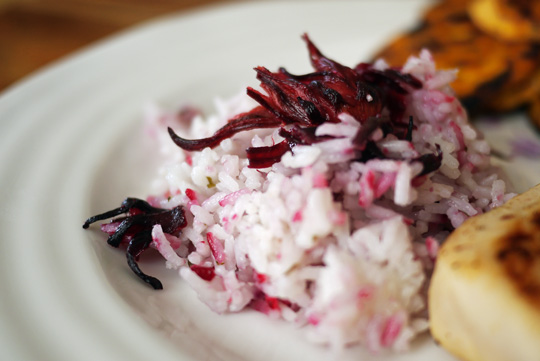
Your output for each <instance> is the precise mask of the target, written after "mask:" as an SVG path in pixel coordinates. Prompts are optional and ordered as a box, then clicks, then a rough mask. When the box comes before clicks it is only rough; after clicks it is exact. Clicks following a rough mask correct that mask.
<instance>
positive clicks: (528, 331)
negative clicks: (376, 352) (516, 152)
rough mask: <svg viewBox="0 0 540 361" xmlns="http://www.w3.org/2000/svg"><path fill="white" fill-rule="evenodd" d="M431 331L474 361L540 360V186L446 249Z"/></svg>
mask: <svg viewBox="0 0 540 361" xmlns="http://www.w3.org/2000/svg"><path fill="white" fill-rule="evenodd" d="M429 313H430V329H431V333H432V335H433V337H434V338H435V340H436V341H437V342H439V343H440V344H441V345H442V346H444V347H445V348H446V349H447V350H449V351H450V352H452V353H453V354H455V355H456V356H458V357H460V358H462V359H463V360H466V361H510V360H511V361H535V360H538V359H539V357H540V341H539V340H540V185H537V186H536V187H534V188H532V189H531V190H529V191H527V192H525V193H523V194H522V195H519V196H517V197H515V198H513V199H511V200H510V201H508V202H507V203H506V204H505V205H503V206H501V207H499V208H496V209H495V210H492V211H491V212H488V213H486V214H484V215H480V216H476V217H473V218H470V219H469V220H468V221H466V222H465V223H464V224H463V225H462V226H461V227H459V228H458V229H456V230H455V231H454V232H453V233H452V234H451V235H450V237H449V238H448V239H447V240H446V242H445V243H444V244H443V246H442V247H441V250H440V252H439V256H438V258H437V262H436V265H435V271H434V274H433V278H432V281H431V285H430V288H429Z"/></svg>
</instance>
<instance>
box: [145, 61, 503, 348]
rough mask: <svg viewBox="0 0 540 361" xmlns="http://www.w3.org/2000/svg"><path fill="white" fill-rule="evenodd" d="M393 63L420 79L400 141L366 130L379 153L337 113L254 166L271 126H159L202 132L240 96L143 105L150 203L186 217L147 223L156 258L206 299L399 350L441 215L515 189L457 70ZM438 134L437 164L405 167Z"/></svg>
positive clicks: (412, 327) (218, 308)
mask: <svg viewBox="0 0 540 361" xmlns="http://www.w3.org/2000/svg"><path fill="white" fill-rule="evenodd" d="M375 67H376V68H378V69H385V68H386V67H387V65H386V64H385V63H384V61H382V60H381V61H378V62H377V63H375ZM403 72H405V73H410V74H412V75H414V76H415V77H416V78H418V79H419V80H421V81H422V82H423V84H424V86H423V88H421V89H418V90H411V92H410V94H409V95H408V96H407V110H406V111H405V116H406V117H408V116H409V115H412V116H413V118H414V125H415V130H414V132H413V134H412V142H408V141H404V140H400V139H397V138H396V137H395V136H393V135H391V134H389V135H386V136H384V135H383V134H382V132H374V133H373V135H372V138H371V139H373V140H375V141H376V142H377V145H378V146H379V148H380V149H382V150H383V152H384V154H385V155H386V156H387V157H388V158H389V159H372V160H369V161H367V162H365V163H361V162H358V161H354V160H353V156H354V152H352V151H351V150H352V148H353V146H352V144H351V140H352V137H353V136H354V134H356V132H357V131H358V129H359V127H361V125H360V123H359V122H357V121H356V120H355V119H354V118H352V116H351V115H349V114H345V113H343V114H341V115H340V119H341V123H326V124H323V125H321V126H320V127H319V128H318V129H317V135H332V136H338V137H339V138H337V139H332V140H328V141H323V142H320V143H315V144H313V145H309V146H301V145H299V146H296V147H294V148H292V151H291V152H288V153H286V154H285V155H284V156H283V157H282V159H281V161H280V162H278V163H275V164H274V165H273V166H272V167H270V168H264V169H252V168H248V167H247V165H248V160H247V158H246V154H245V149H246V148H248V147H250V146H253V147H259V146H269V145H272V144H275V143H277V142H279V141H280V140H281V139H282V138H281V137H280V136H279V134H277V132H275V131H273V130H268V129H264V130H253V131H247V132H242V133H239V134H237V135H235V136H234V137H232V138H231V139H226V140H224V141H222V142H221V144H220V145H219V146H217V147H216V148H214V149H209V148H206V149H204V150H202V151H200V152H185V151H183V150H181V149H179V148H178V147H177V146H175V145H174V144H173V143H172V142H171V140H170V138H169V137H168V135H167V133H166V126H171V127H173V129H174V130H175V132H177V133H178V134H180V135H182V136H184V137H186V138H189V139H196V138H202V137H207V136H210V135H211V134H213V132H214V131H215V130H217V129H218V128H220V127H221V126H223V125H224V124H225V122H226V121H227V119H229V118H231V117H232V116H234V115H236V114H238V113H240V112H244V111H248V110H250V109H252V108H253V107H254V105H255V103H254V102H253V101H252V100H251V99H250V98H248V97H247V96H245V95H243V94H242V95H239V96H237V97H235V98H233V99H231V100H230V101H228V102H224V101H218V102H217V103H216V105H217V114H216V115H214V116H210V117H208V118H207V119H203V117H202V116H201V114H200V113H199V112H198V111H196V110H194V109H192V108H190V112H189V114H190V119H191V122H186V121H184V120H182V119H183V118H184V117H183V116H182V114H184V113H186V112H184V113H182V112H181V111H180V112H166V111H162V110H160V109H158V108H157V107H155V106H152V107H149V108H148V111H147V123H146V125H147V127H148V129H149V130H150V132H149V134H153V136H154V137H155V140H156V142H157V144H159V147H160V148H161V150H162V153H163V161H162V162H163V164H162V166H161V168H160V170H159V174H158V175H157V177H156V179H155V182H154V183H153V185H152V193H153V194H154V196H152V198H151V199H152V204H153V205H155V206H159V207H161V208H173V207H175V206H178V205H184V206H185V208H186V217H187V220H188V226H187V227H186V228H185V229H184V230H183V232H182V234H181V236H180V238H179V239H174V238H171V237H168V236H167V235H165V234H164V233H163V231H162V230H161V227H160V226H155V228H154V230H153V232H152V237H153V240H154V241H153V245H154V247H155V248H156V249H157V250H158V251H159V252H160V253H161V254H162V255H163V257H164V259H165V260H166V265H167V267H168V268H172V269H174V270H176V271H177V272H178V274H179V276H180V277H181V278H182V280H183V282H187V283H188V284H189V285H190V286H191V287H192V288H193V289H194V291H195V292H197V294H198V296H199V298H200V299H201V301H203V302H204V303H206V304H207V305H208V306H209V307H210V309H212V310H213V311H215V312H219V313H223V312H238V311H241V310H243V309H245V308H252V309H255V310H258V311H261V312H263V313H266V314H268V315H269V316H271V317H277V318H282V319H284V320H285V321H288V322H294V323H297V324H300V325H302V326H304V327H305V329H306V333H307V335H308V337H309V338H310V339H311V340H313V341H314V342H317V343H323V344H326V345H329V346H330V347H332V348H334V349H341V348H343V347H346V346H349V345H356V344H360V345H363V346H364V347H367V348H368V349H369V350H370V351H372V352H378V351H379V350H381V349H385V348H390V349H393V350H396V351H402V350H406V349H407V348H408V346H409V344H410V342H411V340H412V339H413V338H414V337H415V336H416V335H418V334H419V333H422V332H424V331H426V330H427V325H428V323H427V312H426V294H425V292H426V289H427V287H426V286H427V284H428V282H429V278H430V275H431V272H432V269H433V264H434V262H435V260H436V255H437V250H438V247H439V244H440V243H441V242H443V241H444V239H445V238H446V237H447V236H448V234H449V232H450V229H448V227H446V228H445V227H441V224H444V223H447V224H451V227H458V226H459V225H460V224H461V223H463V221H465V220H466V219H467V218H468V217H471V216H474V215H476V214H480V213H483V212H486V211H488V210H490V209H492V208H494V207H497V206H499V205H501V204H502V203H503V202H505V201H506V200H508V199H509V198H511V197H512V196H513V194H512V193H509V192H508V189H507V188H508V187H507V184H506V182H505V181H504V180H503V179H504V178H503V176H502V174H501V173H500V171H499V170H498V169H497V168H495V167H493V166H491V164H490V147H489V145H488V144H487V142H486V141H485V140H484V139H483V138H482V136H481V135H480V134H479V133H478V131H477V130H476V129H475V128H474V127H473V126H472V125H471V124H470V123H469V122H468V119H467V115H466V112H465V110H464V109H463V108H462V106H461V104H460V103H459V101H458V100H457V99H456V98H455V96H454V93H453V92H452V90H451V88H450V87H449V86H448V83H449V82H451V81H452V79H453V78H454V76H455V72H453V71H438V70H436V69H435V65H434V63H433V60H432V57H431V55H430V54H429V52H427V51H423V52H422V53H421V54H420V55H419V56H418V57H411V58H410V59H409V60H408V62H407V63H406V64H405V65H404V67H403ZM178 114H180V115H181V116H178ZM164 125H166V126H164ZM437 147H440V149H441V150H442V152H443V157H442V164H441V167H440V168H439V169H438V170H437V171H435V172H432V173H429V174H427V175H425V176H422V177H419V178H417V177H416V176H417V175H418V174H419V173H420V172H421V171H422V165H421V164H420V163H419V162H413V161H412V159H414V158H417V157H419V156H421V155H423V154H428V153H433V152H434V150H435V149H436V148H437ZM398 158H399V159H398ZM336 194H340V197H339V198H338V199H336V197H335V195H336ZM156 195H157V196H156ZM160 195H161V196H160ZM451 227H450V228H451ZM186 260H187V261H186ZM189 264H192V265H195V267H192V268H190V267H189ZM212 270H213V273H211V272H212ZM199 272H206V273H204V274H203V273H199ZM201 275H202V276H203V277H201Z"/></svg>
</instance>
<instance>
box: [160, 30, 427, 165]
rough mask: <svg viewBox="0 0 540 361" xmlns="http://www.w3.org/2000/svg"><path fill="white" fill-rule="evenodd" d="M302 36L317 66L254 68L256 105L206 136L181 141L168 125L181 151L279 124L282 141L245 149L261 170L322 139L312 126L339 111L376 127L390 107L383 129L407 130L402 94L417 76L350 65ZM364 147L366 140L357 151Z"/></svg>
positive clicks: (332, 119)
mask: <svg viewBox="0 0 540 361" xmlns="http://www.w3.org/2000/svg"><path fill="white" fill-rule="evenodd" d="M303 39H304V40H305V42H306V43H307V46H308V51H309V55H310V60H311V64H312V66H313V68H314V69H315V71H314V72H313V73H309V74H305V75H293V74H291V73H289V72H287V71H286V70H285V69H283V68H281V69H279V70H278V72H275V73H273V72H271V71H269V70H268V69H266V68H264V67H257V68H255V71H256V72H257V79H258V80H260V82H261V88H262V90H264V92H265V93H263V92H260V91H258V90H255V89H253V88H247V94H248V95H249V96H250V97H251V98H253V99H254V100H256V101H257V102H258V103H259V104H260V106H258V107H256V108H254V109H253V110H251V111H250V112H247V113H244V114H240V115H238V116H236V117H235V118H233V119H231V120H230V121H229V122H228V123H227V124H226V125H225V126H224V127H222V128H221V129H219V130H218V131H217V132H216V133H215V134H214V135H212V136H211V137H208V138H203V139H195V140H188V139H184V138H182V137H180V136H178V135H177V134H175V133H174V131H173V130H172V129H170V128H169V134H170V136H171V138H172V140H173V141H174V143H175V144H177V145H178V146H179V147H180V148H182V149H184V150H188V151H193V150H202V149H204V148H206V147H215V146H217V145H219V143H220V142H221V141H222V140H224V139H226V138H229V137H231V136H233V135H234V134H236V133H238V132H241V131H244V130H251V129H258V128H280V135H282V136H283V137H284V138H285V140H284V141H283V142H280V143H277V144H275V145H273V146H269V147H262V148H260V149H259V148H248V149H247V157H248V159H249V166H250V167H252V168H264V167H269V166H271V165H272V164H274V163H276V162H278V161H279V160H280V159H281V156H282V155H283V154H285V152H287V151H288V150H290V149H291V148H292V147H294V146H295V145H297V144H307V145H309V144H313V143H315V142H318V141H321V140H323V139H326V138H320V137H315V135H314V134H315V129H316V128H317V127H318V126H319V125H320V124H323V123H326V122H331V123H337V122H340V120H339V118H338V115H339V114H340V113H343V112H346V113H349V114H351V115H352V116H353V117H354V118H355V119H356V120H358V121H359V122H360V123H362V124H364V123H366V122H368V121H369V120H370V119H371V121H372V122H373V120H374V124H375V128H376V127H377V124H378V122H380V123H383V122H385V121H383V120H382V119H381V112H382V110H383V109H388V111H389V119H390V121H391V122H392V123H395V124H394V126H393V127H387V129H403V128H407V124H406V123H403V124H399V123H400V122H402V120H401V119H402V117H403V112H404V110H405V95H406V94H408V92H409V91H410V90H411V89H415V88H421V87H422V83H421V82H420V81H419V80H417V79H416V78H414V77H413V76H411V75H409V74H403V73H401V72H400V71H399V70H397V69H387V70H384V71H381V70H377V69H374V68H373V66H372V65H371V64H365V63H362V64H359V65H358V66H356V67H355V68H354V69H352V68H349V67H347V66H344V65H342V64H339V63H337V62H335V61H334V60H331V59H329V58H327V57H325V56H324V55H323V54H322V53H321V52H320V51H319V49H317V47H316V46H315V45H314V44H313V43H312V42H311V40H310V39H309V37H308V36H307V35H304V36H303ZM370 128H371V127H370ZM396 135H397V134H396ZM406 135H410V133H403V134H400V138H403V136H406ZM360 137H364V136H363V135H360ZM363 147H365V144H364V145H362V146H360V147H359V151H362V150H363V149H362V148H363ZM360 158H365V156H360Z"/></svg>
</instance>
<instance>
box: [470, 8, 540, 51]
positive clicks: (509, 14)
mask: <svg viewBox="0 0 540 361" xmlns="http://www.w3.org/2000/svg"><path fill="white" fill-rule="evenodd" d="M468 11H469V15H470V16H471V19H472V21H473V22H474V23H475V25H477V26H478V27H479V28H480V29H482V30H483V31H485V32H486V33H488V34H490V35H492V36H494V37H496V38H498V39H501V40H504V41H531V40H534V41H539V40H540V2H538V1H529V0H472V1H471V3H470V5H469V6H468Z"/></svg>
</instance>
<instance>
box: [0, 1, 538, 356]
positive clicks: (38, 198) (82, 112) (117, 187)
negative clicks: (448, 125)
mask: <svg viewBox="0 0 540 361" xmlns="http://www.w3.org/2000/svg"><path fill="white" fill-rule="evenodd" d="M425 5H426V1H420V0H418V1H403V0H395V1H377V0H372V1H356V2H318V3H308V2H299V3H289V2H287V3H285V2H283V3H282V2H276V3H249V4H248V3H244V4H238V5H232V6H227V7H218V8H209V9H207V10H205V11H201V12H194V13H189V14H184V15H179V16H172V17H168V18H164V19H160V20H158V21H155V22H151V23H148V24H146V25H143V26H140V27H137V28H135V29H132V30H130V31H128V32H125V33H122V34H120V35H118V36H116V37H114V38H111V39H109V40H107V41H104V42H101V43H99V44H97V45H95V46H93V47H91V48H89V49H86V50H85V51H82V52H80V53H79V54H76V55H74V56H72V57H70V58H68V59H65V60H63V61H61V62H58V63H57V64H55V65H53V66H50V67H48V68H47V69H45V70H43V71H41V72H39V73H37V74H35V75H33V76H32V77H30V78H28V79H26V80H24V81H22V82H21V83H19V84H18V85H16V86H14V87H12V88H10V89H9V90H8V91H6V92H5V93H4V94H3V95H2V96H1V97H0V195H1V196H0V201H1V202H0V229H1V231H2V235H1V238H2V242H1V243H0V285H1V286H0V287H1V296H0V359H2V360H42V361H53V360H54V361H73V360H89V361H90V360H91V361H95V360H131V361H139V360H140V361H143V360H144V361H146V360H160V361H168V360H175V361H179V360H257V361H261V360H262V361H265V360H267V361H270V360H300V359H310V360H326V359H328V357H329V353H328V351H327V350H325V349H323V348H321V347H318V346H313V345H311V344H309V343H308V342H307V341H305V340H304V339H303V337H302V332H301V330H297V329H295V328H294V327H292V326H291V325H286V324H284V323H281V322H277V321H273V320H269V319H267V318H265V317H264V316H262V315H260V314H258V313H255V312H244V313H240V314H237V315H225V316H218V315H215V314H213V313H212V312H211V311H209V310H208V309H207V308H206V306H204V305H203V304H201V303H200V302H198V301H197V299H196V296H195V295H194V294H193V292H191V290H189V289H188V288H187V287H186V286H185V285H184V284H182V282H180V280H179V278H178V277H177V276H176V275H175V274H174V272H168V271H167V270H165V269H164V268H163V263H162V262H145V265H144V267H145V270H146V271H147V272H148V273H149V274H153V275H157V276H159V278H160V279H162V281H163V282H164V284H165V286H166V289H165V290H164V291H161V292H154V291H152V290H150V289H149V288H148V287H146V286H144V285H142V284H141V283H140V282H139V281H138V280H137V279H135V277H134V276H133V275H132V274H131V272H130V271H129V270H128V269H127V266H126V263H125V257H124V255H123V254H122V252H120V251H115V250H113V249H111V248H110V247H108V246H107V245H106V244H105V242H104V237H103V235H101V234H99V232H98V231H96V230H90V231H83V230H82V228H81V225H82V223H83V221H84V219H86V217H88V216H89V215H92V214H95V213H99V212H101V211H104V210H107V209H110V208H113V207H116V206H117V205H119V203H120V202H121V201H122V199H123V198H124V197H125V196H127V195H131V196H140V197H143V196H145V194H146V189H147V188H148V181H149V179H150V178H151V176H152V169H153V165H152V163H151V162H150V161H149V160H150V159H151V158H152V154H151V153H152V152H151V151H149V150H148V149H147V148H146V146H145V143H144V141H143V137H142V135H141V133H140V130H141V113H142V112H141V109H142V105H143V104H144V103H145V102H146V101H148V100H156V101H158V102H160V103H162V104H165V105H171V104H177V103H181V102H190V103H195V104H198V105H201V106H203V107H205V108H206V109H209V108H210V106H211V104H212V100H213V98H214V96H222V97H227V96H230V95H233V94H235V93H236V92H237V91H239V90H240V89H242V88H243V87H244V86H245V85H248V84H251V85H256V81H255V80H254V72H253V71H252V68H253V67H254V66H256V65H265V66H267V67H268V68H270V69H275V68H276V67H277V66H280V65H284V66H286V67H287V68H288V69H289V70H290V71H292V72H304V71H307V70H309V66H308V60H307V55H306V50H305V48H304V44H303V42H302V41H301V40H300V34H302V33H303V32H306V31H307V32H308V33H309V34H310V36H311V38H312V39H313V40H314V41H315V43H316V44H318V45H319V46H320V48H321V49H322V50H323V52H324V53H326V54H329V55H330V56H331V57H332V58H335V59H336V60H338V61H340V62H343V63H345V64H349V65H354V64H356V63H357V62H359V61H361V60H365V59H367V57H368V55H369V54H370V53H372V52H373V51H374V50H375V49H376V47H377V45H378V44H380V43H382V42H383V41H384V40H386V39H388V37H390V36H392V35H393V34H394V33H396V32H398V31H400V30H402V29H404V28H406V27H408V26H411V25H412V24H414V22H415V20H416V18H417V16H418V14H419V11H420V9H422V8H423V7H424V6H425ZM486 124H487V126H486V127H485V128H486V129H487V130H488V132H489V134H488V135H489V136H488V138H489V139H490V140H493V139H499V138H501V139H502V140H500V139H499V140H497V142H502V143H500V144H506V143H504V142H505V141H506V140H504V139H503V138H505V137H508V133H507V132H505V131H504V129H506V130H507V129H508V127H507V126H503V128H493V127H492V126H490V125H489V124H488V123H486ZM512 124H513V125H512V129H518V131H522V132H523V133H524V134H525V135H527V136H530V137H532V135H531V134H532V133H530V129H528V126H527V123H526V121H524V119H523V118H522V117H521V116H517V118H516V119H515V120H514V121H513V123H512ZM520 127H521V128H520ZM501 129H502V130H501ZM519 129H521V130H519ZM490 137H491V138H490ZM497 137H499V138H497ZM528 162H529V163H528ZM530 162H532V161H528V160H523V161H522V162H521V163H519V162H515V163H512V165H511V166H512V167H514V169H519V172H513V174H518V175H519V176H516V177H515V180H517V181H519V185H518V188H520V190H523V189H525V188H527V187H528V186H531V185H532V184H533V183H534V180H535V179H540V176H539V175H538V174H534V173H532V171H530V170H524V171H521V170H522V169H527V168H528V169H535V168H533V167H531V166H530V164H532V163H530ZM536 168H538V167H536ZM527 177H528V178H527ZM361 357H364V358H363V359H364V360H388V361H397V360H416V361H427V360H434V359H436V360H439V361H444V360H453V358H452V357H451V356H449V355H448V354H447V353H446V352H445V351H443V350H441V349H440V348H438V347H437V346H435V345H434V343H433V342H432V341H431V339H429V337H427V336H426V337H424V339H421V340H419V341H418V342H416V343H415V345H414V347H413V349H412V350H411V352H410V353H407V354H404V355H401V356H397V355H391V354H390V355H388V354H383V355H377V356H374V355H369V354H365V353H364V352H363V351H362V350H360V349H358V348H353V349H351V350H347V351H346V352H345V353H344V354H343V355H341V356H340V357H339V358H340V359H343V360H353V359H360V358H361Z"/></svg>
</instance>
